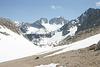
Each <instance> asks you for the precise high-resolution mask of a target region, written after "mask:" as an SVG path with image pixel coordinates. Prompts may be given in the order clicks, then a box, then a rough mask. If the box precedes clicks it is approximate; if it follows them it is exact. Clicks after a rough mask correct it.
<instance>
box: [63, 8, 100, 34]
mask: <svg viewBox="0 0 100 67" xmlns="http://www.w3.org/2000/svg"><path fill="white" fill-rule="evenodd" d="M99 22H100V9H93V8H89V9H88V10H86V11H85V12H84V13H83V14H82V15H81V16H79V17H78V18H77V19H75V20H71V21H70V22H69V23H68V24H65V25H64V26H63V27H62V28H61V30H63V34H64V35H66V34H68V33H69V31H68V30H69V29H70V28H72V27H77V30H76V33H77V32H80V31H83V30H86V29H89V28H93V27H96V26H100V23H99Z"/></svg>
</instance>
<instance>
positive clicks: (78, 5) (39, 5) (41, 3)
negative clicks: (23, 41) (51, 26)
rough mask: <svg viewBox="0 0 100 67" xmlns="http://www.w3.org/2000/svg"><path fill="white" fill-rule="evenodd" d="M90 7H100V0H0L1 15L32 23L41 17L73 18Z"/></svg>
mask: <svg viewBox="0 0 100 67" xmlns="http://www.w3.org/2000/svg"><path fill="white" fill-rule="evenodd" d="M88 8H100V0H0V17H4V18H7V19H11V20H13V21H16V20H17V21H20V22H30V23H33V22H34V21H36V20H38V19H40V18H41V17H44V18H47V19H51V18H54V17H56V16H64V17H65V19H67V20H72V19H75V18H77V17H78V16H80V15H81V14H82V13H83V12H84V11H86V10H87V9H88Z"/></svg>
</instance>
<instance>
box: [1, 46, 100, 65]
mask: <svg viewBox="0 0 100 67" xmlns="http://www.w3.org/2000/svg"><path fill="white" fill-rule="evenodd" d="M55 52H56V51H55ZM52 53H54V52H50V53H47V54H42V55H38V56H30V57H26V58H22V59H18V60H13V61H8V62H4V63H0V67H35V66H40V65H42V64H43V65H48V64H51V63H54V64H58V65H56V67H60V66H64V67H65V66H67V67H99V66H100V59H99V58H100V51H93V50H89V47H88V48H84V49H79V50H75V51H68V52H64V53H61V54H58V55H53V56H49V57H44V56H46V55H48V54H52Z"/></svg>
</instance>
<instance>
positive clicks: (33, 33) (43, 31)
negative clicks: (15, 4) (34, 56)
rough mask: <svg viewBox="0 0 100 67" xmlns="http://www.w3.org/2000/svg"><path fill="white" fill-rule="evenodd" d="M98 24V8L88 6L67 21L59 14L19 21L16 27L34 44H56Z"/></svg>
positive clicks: (99, 10) (99, 20) (99, 22)
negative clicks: (29, 20)
mask: <svg viewBox="0 0 100 67" xmlns="http://www.w3.org/2000/svg"><path fill="white" fill-rule="evenodd" d="M99 25H100V9H94V8H89V9H88V10H86V11H85V12H84V13H83V14H81V16H79V17H78V18H76V19H74V20H71V21H68V20H66V19H65V18H64V17H62V16H59V17H55V18H52V19H51V20H48V19H46V18H41V19H40V20H37V21H36V22H34V23H31V24H29V23H25V22H23V23H21V24H20V25H19V26H18V27H19V29H20V30H21V31H22V33H23V34H25V35H26V36H27V37H28V38H29V40H30V41H31V42H32V43H34V44H36V45H58V44H60V43H61V42H62V40H63V39H65V38H67V37H70V36H74V35H75V34H76V33H78V32H80V31H83V30H86V29H89V28H93V27H96V26H99Z"/></svg>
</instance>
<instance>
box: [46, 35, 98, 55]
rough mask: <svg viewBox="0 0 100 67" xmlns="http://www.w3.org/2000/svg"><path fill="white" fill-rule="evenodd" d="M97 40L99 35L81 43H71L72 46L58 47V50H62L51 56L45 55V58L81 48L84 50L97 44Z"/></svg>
mask: <svg viewBox="0 0 100 67" xmlns="http://www.w3.org/2000/svg"><path fill="white" fill-rule="evenodd" d="M99 40H100V34H97V35H94V36H91V37H89V38H86V39H84V40H81V41H78V42H75V43H72V44H69V45H67V44H66V45H64V46H61V47H58V49H62V48H63V50H61V51H58V52H56V53H54V54H51V55H47V56H45V57H48V56H53V55H56V54H60V53H64V52H67V51H71V50H77V49H81V48H86V47H88V46H91V45H93V44H96V43H98V41H99ZM64 47H65V48H64ZM56 49H57V48H56ZM52 50H53V49H52ZM49 52H50V51H49Z"/></svg>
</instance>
